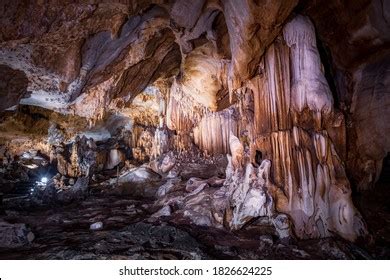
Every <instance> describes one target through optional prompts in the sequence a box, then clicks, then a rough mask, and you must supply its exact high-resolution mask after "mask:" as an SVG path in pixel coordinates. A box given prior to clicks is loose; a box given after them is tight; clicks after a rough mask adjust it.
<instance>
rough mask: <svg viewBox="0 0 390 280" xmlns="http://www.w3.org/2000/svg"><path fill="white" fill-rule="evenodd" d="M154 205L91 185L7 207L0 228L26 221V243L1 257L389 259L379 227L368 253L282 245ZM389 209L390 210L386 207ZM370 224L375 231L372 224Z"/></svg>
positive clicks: (339, 245) (337, 246)
mask: <svg viewBox="0 0 390 280" xmlns="http://www.w3.org/2000/svg"><path fill="white" fill-rule="evenodd" d="M26 199H27V198H26ZM157 209H158V208H156V205H155V201H154V199H150V198H141V197H131V196H126V195H121V196H118V195H107V193H104V192H101V188H99V187H97V186H95V187H91V188H90V195H89V196H88V197H87V198H86V199H85V200H84V201H79V202H73V203H71V204H68V205H63V206H60V205H56V206H55V207H44V208H36V207H35V208H30V209H23V208H20V207H18V208H17V209H16V208H15V209H13V210H11V209H5V212H4V213H3V214H2V215H1V220H2V221H1V223H0V230H1V226H2V225H9V224H13V225H15V224H17V225H18V224H24V225H27V227H26V228H25V229H24V231H23V233H22V235H23V234H24V235H25V240H21V239H18V240H16V241H15V239H14V240H13V245H14V246H9V247H8V248H2V249H0V258H1V259H371V258H388V257H389V248H388V242H387V243H386V241H385V240H382V239H381V237H380V236H383V232H379V231H375V232H373V234H374V235H373V236H374V238H375V242H376V243H377V245H376V246H371V247H369V246H366V247H367V249H366V250H364V249H362V248H361V247H359V246H357V245H355V244H352V243H350V242H347V241H344V240H342V239H339V238H327V239H317V240H306V241H299V242H296V241H294V242H292V243H291V244H286V243H285V242H282V241H281V240H279V239H278V238H277V237H276V236H274V235H272V234H267V233H264V231H263V232H262V234H259V231H258V230H257V229H256V228H255V227H247V228H245V229H243V230H241V231H238V232H229V231H226V230H222V229H215V228H212V227H201V226H196V225H193V224H191V223H190V222H189V221H186V220H185V219H181V220H178V219H174V215H173V216H170V217H159V218H158V219H156V218H154V217H153V214H154V213H155V212H156V210H157ZM372 210H374V209H372ZM386 211H387V215H388V210H386ZM379 214H380V215H382V214H381V213H379ZM370 226H371V224H370ZM372 228H373V229H374V228H375V229H376V230H379V229H378V227H375V226H372ZM383 231H386V229H383ZM5 232H6V231H3V233H5ZM31 232H32V233H33V236H34V237H35V238H33V240H31V239H32V238H31ZM387 232H388V231H387ZM8 234H9V232H8ZM28 234H30V235H29V236H28ZM3 238H5V235H3ZM387 240H388V239H387ZM3 241H4V240H3ZM11 243H12V242H11ZM370 250H371V251H370Z"/></svg>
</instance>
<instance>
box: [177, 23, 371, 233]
mask: <svg viewBox="0 0 390 280" xmlns="http://www.w3.org/2000/svg"><path fill="white" fill-rule="evenodd" d="M259 72H260V73H261V74H260V75H257V76H255V77H254V78H252V79H251V80H249V81H248V82H246V83H244V87H242V88H240V89H239V90H238V91H237V92H236V94H237V99H238V100H239V101H238V104H237V105H234V106H232V107H231V108H229V109H226V110H224V111H222V112H217V113H210V112H201V111H198V112H199V113H201V114H203V117H202V118H201V119H200V121H198V119H199V118H194V119H191V117H190V116H191V115H193V114H191V113H188V117H187V118H186V115H184V112H183V114H182V115H180V116H182V118H183V119H181V120H180V121H177V123H178V126H177V128H178V129H179V130H180V127H185V129H186V130H188V131H191V127H192V125H193V124H192V123H191V120H193V122H194V123H197V125H196V127H195V128H194V129H193V135H194V140H195V143H196V144H197V145H198V146H199V147H200V148H201V149H203V150H204V151H207V152H208V153H214V154H218V153H227V152H229V153H231V154H232V159H231V162H232V167H233V170H234V171H231V172H227V174H229V175H227V179H226V181H227V182H228V183H225V185H226V187H227V188H228V189H229V191H228V193H229V195H227V197H229V200H230V201H231V204H232V205H231V206H230V207H232V209H233V210H232V211H233V212H232V214H231V215H232V217H231V220H230V221H228V222H229V223H230V227H231V228H233V229H238V228H240V227H241V226H242V225H243V224H244V222H243V221H245V220H249V219H250V218H251V217H259V216H272V214H273V211H274V210H271V209H275V211H278V212H282V213H286V214H288V215H289V216H290V217H291V219H292V222H293V224H294V228H295V234H296V235H297V236H298V237H300V238H318V237H326V236H329V235H331V234H332V233H334V232H336V233H338V234H340V235H341V236H343V237H344V238H346V239H350V240H355V239H356V238H357V237H358V236H361V235H365V234H366V227H365V224H364V222H363V220H362V218H361V216H360V214H359V212H358V211H357V210H356V208H355V207H354V205H353V203H352V200H351V187H350V184H349V181H348V178H347V176H346V174H345V170H344V166H343V163H342V160H341V159H340V156H339V155H338V153H337V149H336V148H335V144H334V143H333V140H332V138H331V137H330V136H329V133H328V131H327V129H328V127H331V128H332V129H339V130H340V131H342V127H339V126H340V123H339V122H336V121H335V120H334V119H335V116H337V114H336V113H335V110H334V106H333V98H332V95H331V93H330V89H329V86H328V83H327V81H326V79H325V76H324V73H323V71H322V64H321V61H320V56H319V53H318V50H317V46H316V37H315V32H314V27H313V25H312V23H311V22H310V20H309V19H308V18H306V17H303V16H297V17H295V18H293V19H292V20H291V21H289V22H288V23H287V24H286V25H285V27H284V28H283V32H282V35H281V36H279V37H278V38H277V39H276V41H275V42H274V43H273V44H272V45H271V46H270V47H269V48H268V50H267V51H266V53H265V54H264V56H263V59H262V62H261V65H260V69H259ZM174 111H175V114H176V115H177V114H180V112H181V111H180V107H178V108H177V109H176V110H174ZM235 111H237V112H236V114H237V115H238V117H237V116H236V117H235V116H234V112H235ZM182 124H185V125H182ZM183 130H184V129H183ZM234 134H235V135H237V136H239V137H240V139H241V142H240V140H239V138H237V137H236V136H235V135H234ZM259 152H260V154H261V155H262V157H263V159H264V160H263V161H261V165H260V167H258V169H259V170H257V172H256V171H255V169H256V168H255V167H254V166H253V164H255V162H256V158H255V157H256V153H259ZM267 169H269V170H272V172H270V171H264V170H267ZM256 173H257V174H256ZM258 180H260V181H261V182H259V181H258ZM271 182H272V183H271ZM271 201H272V202H271ZM266 202H267V203H266Z"/></svg>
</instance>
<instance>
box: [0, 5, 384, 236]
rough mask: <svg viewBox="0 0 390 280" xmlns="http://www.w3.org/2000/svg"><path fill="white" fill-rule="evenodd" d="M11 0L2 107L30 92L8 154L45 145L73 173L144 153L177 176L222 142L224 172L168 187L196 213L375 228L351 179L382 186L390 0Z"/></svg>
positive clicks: (285, 230) (5, 131) (3, 44)
mask: <svg viewBox="0 0 390 280" xmlns="http://www.w3.org/2000/svg"><path fill="white" fill-rule="evenodd" d="M4 2H7V1H4ZM9 2H10V3H9V5H8V6H7V7H6V5H5V4H3V3H2V4H0V5H3V6H1V7H0V8H2V9H0V11H3V12H4V16H2V17H1V18H0V22H1V23H2V26H4V30H2V31H0V72H1V73H2V74H3V75H1V77H2V81H1V82H2V83H1V85H0V86H1V89H2V92H1V93H0V100H1V101H2V102H1V104H0V111H4V110H6V109H9V108H10V107H13V106H14V105H17V104H21V105H23V104H24V106H19V110H18V111H7V113H4V114H5V117H4V122H3V121H2V123H1V124H0V140H1V141H0V144H1V145H2V144H3V143H5V144H4V147H6V149H2V150H6V151H7V156H5V155H4V158H6V157H7V159H6V161H7V162H9V161H10V159H9V158H10V156H9V153H11V154H12V153H13V154H20V153H21V151H22V150H23V149H32V148H34V147H35V148H36V149H41V150H42V152H45V153H49V152H50V160H51V161H53V162H56V163H57V171H58V172H59V173H61V174H62V175H64V176H68V177H81V176H93V175H99V173H101V172H102V170H105V171H106V170H112V169H114V168H115V167H117V168H118V169H119V166H121V167H122V166H127V167H128V166H130V165H129V162H127V161H128V160H134V162H135V163H146V164H148V162H149V166H150V167H151V168H152V169H153V170H154V171H156V172H159V173H164V176H167V177H168V178H170V179H177V178H176V177H177V176H178V171H177V168H176V167H177V166H179V165H180V164H182V165H185V164H187V165H188V166H190V164H192V163H194V161H196V160H198V159H201V160H203V161H204V162H207V161H212V160H213V158H212V156H216V155H223V156H227V158H228V165H227V169H226V178H225V181H223V182H219V181H218V180H219V179H218V180H217V179H215V178H214V179H215V180H217V181H218V184H217V183H215V182H214V179H213V180H211V179H212V178H211V179H210V178H209V179H205V178H203V179H205V180H201V181H199V182H198V183H199V184H198V183H196V184H195V183H194V184H195V185H191V184H189V183H187V184H186V186H187V185H188V188H186V192H187V194H186V195H185V196H183V197H182V198H180V199H179V198H172V201H176V202H177V201H179V202H177V204H178V205H181V206H182V208H180V211H181V213H182V214H183V215H184V216H185V217H189V218H190V219H191V220H192V221H194V222H195V223H197V224H201V225H208V226H210V225H211V226H215V227H225V228H228V229H230V230H239V229H241V228H243V227H245V225H247V223H248V222H249V221H251V220H252V219H255V218H259V217H260V218H261V217H265V218H267V219H268V220H269V222H270V223H273V224H274V225H275V227H276V228H279V229H280V232H281V233H280V235H283V236H285V235H289V234H290V233H291V230H292V229H293V230H294V233H295V235H296V236H297V237H298V238H302V239H305V238H319V237H327V236H330V235H332V234H338V235H340V236H342V237H344V238H346V239H349V240H356V239H357V238H358V237H359V236H365V235H366V233H367V229H366V226H365V223H364V221H363V220H362V218H361V216H360V214H359V212H358V211H357V210H356V208H355V207H354V205H353V203H352V200H351V189H352V188H351V185H350V182H353V184H354V185H356V187H357V189H359V190H364V189H368V188H370V187H372V186H373V185H374V184H375V181H376V180H377V178H378V176H379V174H380V169H381V163H382V160H383V158H384V157H385V156H386V154H387V153H388V152H389V151H390V145H389V143H390V142H389V140H388V137H387V135H388V134H389V131H390V130H389V123H390V122H389V121H383V120H384V119H386V120H387V119H389V118H390V116H389V112H390V111H389V110H388V105H389V88H390V85H389V74H388V73H389V55H388V51H387V50H386V49H385V46H386V44H388V43H389V41H390V38H389V36H388V35H386V34H390V33H389V32H387V31H389V29H388V27H387V25H386V24H385V22H386V17H388V13H387V12H385V11H386V10H387V9H388V7H387V6H385V4H383V3H382V2H383V1H376V0H375V1H369V0H358V1H353V2H354V3H355V2H356V5H358V7H360V8H361V9H360V10H361V12H359V19H357V18H354V16H353V15H352V14H351V12H350V10H353V9H350V8H351V7H350V6H351V5H352V4H350V3H349V1H346V3H338V2H340V1H336V0H335V1H333V0H330V2H331V3H332V5H330V4H329V5H328V2H329V1H322V0H321V1H315V3H314V2H312V1H303V2H310V3H300V5H298V6H297V4H298V1H282V0H276V1H254V0H248V1H236V0H226V1H213V0H199V1H184V0H183V1H182V0H176V1H130V2H129V3H128V4H119V3H117V4H104V3H103V4H96V5H89V4H69V5H64V6H59V5H58V4H56V3H55V2H53V3H52V2H50V3H48V4H47V5H40V4H28V3H27V4H26V3H22V2H18V1H9ZM11 2H12V3H11ZM139 2H142V3H139ZM328 6H329V7H328ZM5 7H6V8H5ZM364 7H367V10H365V9H364ZM294 8H296V10H295V11H296V12H298V11H299V12H300V11H302V14H308V15H310V18H311V19H312V20H313V22H312V21H311V20H310V19H309V17H308V16H303V15H300V14H297V13H295V12H293V10H294ZM360 10H359V11H360ZM332 12H334V13H335V15H332V18H333V19H334V20H333V21H332V22H331V23H329V26H330V27H329V28H328V29H327V26H326V24H328V23H327V22H328V18H327V17H328V16H329V15H330V14H331V13H332ZM378 14H380V15H381V16H382V15H383V17H375V15H378ZM338 15H340V16H338ZM382 18H383V19H382ZM347 19H348V20H347ZM363 19H364V20H363ZM349 22H352V23H349ZM387 22H388V21H387ZM325 23H326V24H325ZM330 29H332V30H330ZM316 31H318V32H319V33H318V34H316ZM333 35H334V37H335V38H337V39H338V40H340V42H336V41H335V40H334V39H332V38H333ZM344 36H346V37H347V39H348V40H342V39H343V37H344ZM341 41H342V42H341ZM347 41H348V42H349V43H348V44H347V43H345V42H347ZM64 42H66V43H64ZM324 45H326V46H324ZM367 46H370V47H371V48H372V49H373V50H375V53H374V52H373V53H369V49H370V48H368V47H367ZM327 48H329V49H327ZM324 49H325V50H324ZM376 52H378V53H376ZM329 53H330V54H331V56H332V57H331V58H329V57H328V56H330V55H329ZM327 55H328V56H327ZM364 57H367V59H365V58H364ZM329 68H332V69H331V70H334V71H331V70H329ZM333 68H335V69H336V70H337V71H336V70H335V69H333ZM3 80H4V81H3ZM3 89H4V90H3ZM3 101H4V102H3ZM35 106H37V107H42V108H46V109H47V111H42V110H44V109H42V110H41V109H37V107H35ZM13 109H15V108H13ZM6 114H9V115H6ZM37 119H38V120H37ZM48 130H49V134H50V135H49V137H48V135H47V132H48ZM117 130H119V132H118V131H117ZM78 135H92V136H93V137H95V138H94V139H95V140H94V141H93V140H90V139H89V138H90V137H89V136H88V137H87V138H82V137H81V138H80V137H78ZM48 139H49V140H48ZM73 139H76V141H73ZM65 143H67V144H68V147H71V148H70V149H69V148H65ZM69 144H70V145H69ZM95 144H96V145H95ZM98 144H99V145H98ZM41 147H43V148H41ZM56 149H57V150H58V151H57V152H56ZM128 150H131V153H130V154H131V156H129V155H128V154H129V153H126V152H127V151H128ZM4 154H5V152H4ZM4 162H5V161H4ZM183 162H184V163H183ZM189 163H190V164H189ZM188 168H189V167H188ZM198 168H199V167H198ZM223 168H224V166H223ZM188 173H189V174H191V172H188ZM347 174H348V176H349V178H348V176H347ZM189 177H192V176H189ZM210 177H211V176H210ZM191 180H192V179H191ZM210 180H211V181H210ZM195 181H196V180H192V181H191V182H195ZM164 186H165V187H164V189H162V190H161V192H159V193H161V194H167V193H169V192H168V190H167V188H168V189H170V188H171V187H172V189H176V187H177V186H176V185H174V183H172V184H169V183H167V184H164ZM161 196H163V195H161ZM183 205H184V206H183ZM169 209H170V208H169ZM172 209H176V207H172ZM290 224H292V225H293V227H290Z"/></svg>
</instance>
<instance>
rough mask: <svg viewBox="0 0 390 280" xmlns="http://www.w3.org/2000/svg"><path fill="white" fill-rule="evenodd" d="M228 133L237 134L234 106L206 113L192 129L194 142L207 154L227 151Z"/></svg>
mask: <svg viewBox="0 0 390 280" xmlns="http://www.w3.org/2000/svg"><path fill="white" fill-rule="evenodd" d="M230 133H233V134H234V135H238V122H237V115H236V109H234V108H228V109H225V110H223V111H221V112H217V113H208V114H207V115H205V116H204V117H203V118H202V119H201V120H200V122H199V123H198V125H197V126H196V127H195V128H194V130H193V134H194V142H195V144H196V145H197V146H198V147H199V148H200V149H201V150H203V151H207V153H209V154H226V153H229V152H230V149H229V135H230Z"/></svg>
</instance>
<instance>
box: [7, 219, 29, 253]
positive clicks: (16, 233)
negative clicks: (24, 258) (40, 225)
mask: <svg viewBox="0 0 390 280" xmlns="http://www.w3.org/2000/svg"><path fill="white" fill-rule="evenodd" d="M34 238H35V236H34V234H33V233H32V232H31V230H30V229H28V228H27V226H26V225H25V224H10V223H8V222H6V221H3V220H0V248H7V249H14V248H19V247H23V246H27V245H29V244H31V242H32V241H33V240H34Z"/></svg>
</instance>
